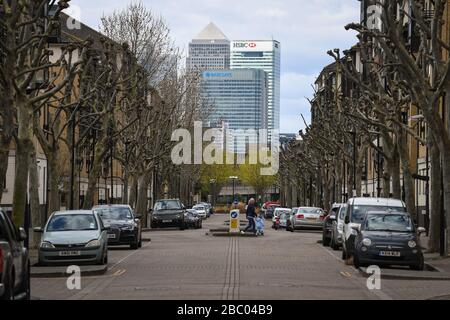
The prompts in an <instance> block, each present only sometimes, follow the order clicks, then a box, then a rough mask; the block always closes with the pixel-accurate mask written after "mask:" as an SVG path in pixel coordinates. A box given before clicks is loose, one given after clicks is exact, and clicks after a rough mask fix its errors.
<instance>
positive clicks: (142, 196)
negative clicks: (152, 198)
mask: <svg viewBox="0 0 450 320" xmlns="http://www.w3.org/2000/svg"><path fill="white" fill-rule="evenodd" d="M151 177H152V174H151V173H148V172H147V173H145V174H144V175H143V176H141V177H139V179H138V194H137V203H136V213H138V214H140V215H142V222H143V225H144V226H146V225H147V211H148V186H149V184H150V180H151Z"/></svg>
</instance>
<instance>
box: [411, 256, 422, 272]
mask: <svg viewBox="0 0 450 320" xmlns="http://www.w3.org/2000/svg"><path fill="white" fill-rule="evenodd" d="M409 268H410V269H411V270H414V271H423V270H424V269H425V263H424V260H423V258H421V259H420V261H419V263H417V264H413V265H411V266H409Z"/></svg>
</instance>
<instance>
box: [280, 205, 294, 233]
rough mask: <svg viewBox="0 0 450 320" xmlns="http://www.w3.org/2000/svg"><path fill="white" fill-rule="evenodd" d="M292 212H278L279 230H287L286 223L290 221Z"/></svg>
mask: <svg viewBox="0 0 450 320" xmlns="http://www.w3.org/2000/svg"><path fill="white" fill-rule="evenodd" d="M291 213H292V210H291V209H289V211H288V210H280V228H283V229H287V228H288V222H289V221H290V219H291Z"/></svg>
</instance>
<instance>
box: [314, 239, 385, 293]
mask: <svg viewBox="0 0 450 320" xmlns="http://www.w3.org/2000/svg"><path fill="white" fill-rule="evenodd" d="M319 246H320V248H322V249H323V250H324V251H325V252H326V253H328V254H329V255H330V256H332V257H333V258H334V259H336V260H337V261H339V262H340V263H343V261H342V259H340V258H339V257H337V256H336V255H334V254H333V253H332V252H331V251H329V250H328V249H327V248H325V247H324V246H323V245H319ZM348 268H351V269H353V272H355V271H357V270H356V269H354V268H353V267H351V266H348ZM340 274H341V275H342V276H344V277H345V278H347V279H349V281H351V282H353V283H355V284H358V285H359V286H361V287H363V288H364V289H366V290H367V291H369V293H371V294H373V295H374V296H376V297H377V298H378V299H381V300H394V299H393V298H392V297H391V296H390V295H388V294H387V293H384V292H383V291H381V290H369V289H368V288H367V285H366V278H364V279H363V281H362V282H361V279H360V278H353V277H352V274H351V273H350V272H347V271H341V272H340Z"/></svg>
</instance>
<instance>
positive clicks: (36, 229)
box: [33, 227, 44, 233]
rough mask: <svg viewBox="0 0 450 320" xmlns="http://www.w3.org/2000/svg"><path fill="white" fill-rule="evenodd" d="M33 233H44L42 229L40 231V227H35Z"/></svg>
mask: <svg viewBox="0 0 450 320" xmlns="http://www.w3.org/2000/svg"><path fill="white" fill-rule="evenodd" d="M33 231H34V232H36V233H44V229H42V228H41V227H36V228H34V229H33Z"/></svg>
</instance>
